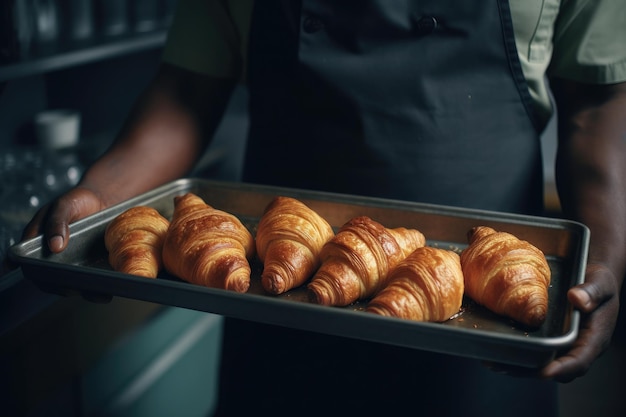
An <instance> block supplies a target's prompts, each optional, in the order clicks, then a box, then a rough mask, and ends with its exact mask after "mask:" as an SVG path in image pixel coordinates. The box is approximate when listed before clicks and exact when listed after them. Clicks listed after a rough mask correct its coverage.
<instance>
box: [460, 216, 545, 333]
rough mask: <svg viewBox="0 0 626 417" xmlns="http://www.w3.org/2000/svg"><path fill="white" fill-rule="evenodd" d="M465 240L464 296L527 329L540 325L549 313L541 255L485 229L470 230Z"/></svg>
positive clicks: (512, 238)
mask: <svg viewBox="0 0 626 417" xmlns="http://www.w3.org/2000/svg"><path fill="white" fill-rule="evenodd" d="M468 240H469V246H468V247H467V248H466V249H465V250H463V252H462V253H461V265H462V267H463V274H464V276H465V291H466V293H467V295H468V296H469V297H471V298H472V299H473V300H474V301H476V302H478V303H479V304H482V305H484V306H485V307H487V308H488V309H490V310H492V311H494V312H495V313H498V314H501V315H505V316H508V317H510V318H512V319H514V320H516V321H518V322H520V323H523V324H525V325H527V326H532V327H536V326H539V325H541V323H543V321H544V320H545V318H546V314H547V311H548V287H549V285H550V280H551V272H550V267H549V265H548V262H547V260H546V257H545V255H544V254H543V252H541V250H539V249H538V248H537V247H535V246H534V245H532V244H530V243H529V242H527V241H524V240H520V239H518V238H517V237H516V236H514V235H512V234H509V233H505V232H497V231H495V230H494V229H492V228H490V227H486V226H479V227H475V228H473V229H472V230H470V231H469V233H468Z"/></svg>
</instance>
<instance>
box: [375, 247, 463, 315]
mask: <svg viewBox="0 0 626 417" xmlns="http://www.w3.org/2000/svg"><path fill="white" fill-rule="evenodd" d="M463 291H464V282H463V271H462V270H461V262H460V258H459V255H458V254H456V253H455V252H452V251H450V250H445V249H439V248H433V247H426V246H425V247H422V248H418V249H416V250H415V251H414V252H413V253H411V254H410V255H409V256H408V257H406V258H405V259H404V260H402V261H401V262H400V263H399V264H398V265H397V266H396V267H395V268H394V269H393V270H392V271H391V272H390V274H389V280H388V283H387V285H386V286H385V287H384V288H383V289H382V290H381V291H380V292H379V293H378V294H376V295H375V296H374V298H373V299H372V300H371V301H370V302H369V303H368V305H367V306H366V311H367V312H370V313H375V314H379V315H383V316H391V317H398V318H403V319H408V320H416V321H430V322H442V321H445V320H448V319H449V318H450V317H452V316H453V315H454V314H456V313H458V312H459V310H460V308H461V304H462V303H463Z"/></svg>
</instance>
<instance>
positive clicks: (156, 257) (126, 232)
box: [104, 206, 169, 278]
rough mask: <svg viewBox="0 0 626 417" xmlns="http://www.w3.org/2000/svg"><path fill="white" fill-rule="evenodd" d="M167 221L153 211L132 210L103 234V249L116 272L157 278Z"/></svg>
mask: <svg viewBox="0 0 626 417" xmlns="http://www.w3.org/2000/svg"><path fill="white" fill-rule="evenodd" d="M168 226H169V221H168V220H167V219H166V218H165V217H163V216H161V214H159V212H158V211H157V210H155V209H153V208H152V207H146V206H137V207H131V208H130V209H128V210H126V211H124V212H123V213H121V214H119V215H118V216H117V217H115V218H114V219H113V220H112V221H111V222H110V223H109V224H108V225H107V227H106V229H105V231H104V245H105V247H106V249H107V251H108V252H109V257H108V258H109V263H110V264H111V267H112V268H113V269H114V270H115V271H119V272H124V273H126V274H132V275H139V276H142V277H147V278H156V276H157V274H158V273H159V270H160V269H161V267H162V265H163V263H162V258H161V250H162V248H163V240H164V239H165V233H166V232H167V228H168Z"/></svg>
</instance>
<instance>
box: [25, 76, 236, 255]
mask: <svg viewBox="0 0 626 417" xmlns="http://www.w3.org/2000/svg"><path fill="white" fill-rule="evenodd" d="M234 86H235V82H234V81H232V80H225V79H216V78H210V77H207V76H204V75H199V74H195V73H192V72H190V71H187V70H184V69H181V68H177V67H174V66H172V65H168V64H162V65H161V67H160V68H159V71H158V73H157V75H156V77H155V79H154V80H153V82H152V83H151V84H150V86H149V87H148V88H147V89H146V91H145V92H144V93H143V94H142V95H141V97H139V99H138V101H137V103H136V105H135V106H134V107H133V111H132V113H131V114H130V115H129V118H128V120H127V122H126V123H125V126H124V128H123V129H122V131H121V132H120V135H119V137H118V138H117V139H116V140H115V142H114V143H113V144H112V145H111V147H110V148H109V149H108V150H107V152H105V154H104V155H103V156H102V157H101V158H100V159H98V160H97V161H96V162H95V163H94V164H93V165H92V166H91V167H90V168H89V169H88V170H87V171H86V172H85V175H84V176H83V178H82V179H81V181H80V183H79V184H78V185H77V186H76V187H75V188H73V189H72V190H70V191H68V192H67V193H65V194H64V195H62V196H60V197H59V198H57V199H56V200H54V201H53V202H51V203H50V204H49V205H47V206H45V207H44V208H42V209H41V210H40V211H39V212H38V213H37V214H36V215H35V217H34V218H33V219H32V220H31V222H30V223H29V224H28V225H27V226H26V228H25V230H24V238H30V237H34V236H36V235H37V234H39V233H44V235H45V236H46V238H47V240H48V246H49V248H50V250H51V251H52V252H61V251H62V250H63V249H65V247H66V246H67V243H68V239H69V224H70V223H72V222H74V221H76V220H79V219H81V218H83V217H86V216H88V215H90V214H93V213H95V212H97V211H100V210H102V209H104V208H106V207H109V206H111V205H113V204H116V203H118V202H121V201H124V200H126V199H128V198H130V197H132V196H135V195H138V194H140V193H142V192H145V191H148V190H150V189H153V188H155V187H157V186H159V185H162V184H164V183H167V182H169V181H172V180H174V179H177V178H180V177H181V176H183V175H185V174H186V173H187V172H189V171H190V170H191V169H192V168H193V166H194V164H195V163H196V162H197V160H198V158H199V157H200V156H201V154H202V151H203V150H204V149H205V148H206V146H207V145H208V143H209V142H210V138H211V137H212V135H213V133H214V131H215V129H216V128H217V126H218V125H219V122H220V120H221V117H222V115H223V113H224V110H225V108H226V105H227V104H228V100H229V98H230V94H231V93H232V91H233V88H234Z"/></svg>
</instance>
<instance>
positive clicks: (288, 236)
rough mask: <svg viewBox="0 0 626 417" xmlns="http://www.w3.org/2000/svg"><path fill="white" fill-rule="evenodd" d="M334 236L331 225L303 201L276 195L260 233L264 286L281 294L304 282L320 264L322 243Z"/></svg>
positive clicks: (259, 250) (270, 204) (261, 221)
mask: <svg viewBox="0 0 626 417" xmlns="http://www.w3.org/2000/svg"><path fill="white" fill-rule="evenodd" d="M333 236H334V232H333V229H332V227H331V226H330V224H328V222H327V221H326V220H324V219H323V218H322V217H321V216H320V215H319V214H317V213H316V212H315V211H313V210H312V209H311V208H309V207H308V206H306V205H305V204H304V203H302V202H301V201H299V200H297V199H295V198H292V197H285V196H278V197H276V198H274V199H273V200H272V201H271V202H270V203H269V204H268V206H267V207H266V209H265V212H264V214H263V216H262V217H261V220H260V221H259V224H258V227H257V233H256V250H257V254H258V256H259V259H260V260H261V261H262V262H263V272H262V274H261V283H262V285H263V288H264V289H265V290H266V291H268V292H270V293H272V294H281V293H283V292H285V291H288V290H290V289H292V288H295V287H297V286H300V285H302V284H304V283H305V282H306V281H307V280H308V279H309V278H310V277H311V276H312V275H313V273H314V272H315V271H316V270H317V268H318V267H319V265H320V259H319V253H320V251H321V249H322V246H324V244H325V243H326V242H328V240H330V239H331V238H332V237H333Z"/></svg>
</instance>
